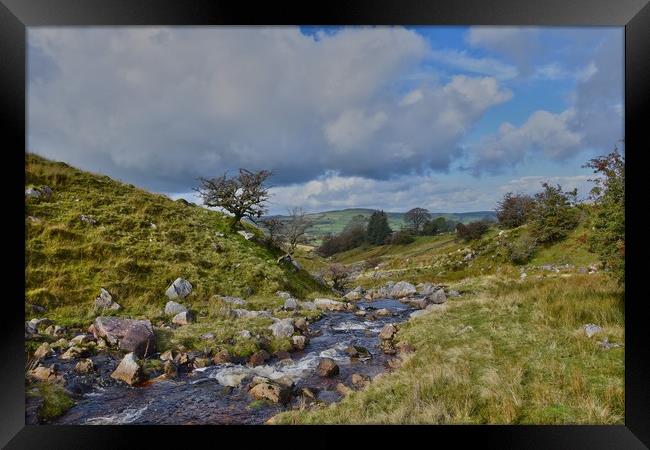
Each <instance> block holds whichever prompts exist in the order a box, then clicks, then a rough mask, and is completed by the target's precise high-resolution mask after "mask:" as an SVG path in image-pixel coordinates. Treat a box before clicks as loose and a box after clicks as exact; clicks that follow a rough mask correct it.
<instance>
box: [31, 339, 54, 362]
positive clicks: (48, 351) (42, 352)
mask: <svg viewBox="0 0 650 450" xmlns="http://www.w3.org/2000/svg"><path fill="white" fill-rule="evenodd" d="M53 354H54V350H52V347H50V344H48V343H47V342H43V343H42V344H41V345H39V346H38V348H37V349H36V351H35V352H34V357H35V358H38V359H43V358H46V357H48V356H51V355H53Z"/></svg>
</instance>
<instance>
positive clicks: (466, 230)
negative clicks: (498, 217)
mask: <svg viewBox="0 0 650 450" xmlns="http://www.w3.org/2000/svg"><path fill="white" fill-rule="evenodd" d="M489 229H490V224H489V222H487V221H485V220H477V221H475V222H470V223H469V224H467V225H465V224H463V223H459V224H458V225H456V235H457V237H458V238H459V239H462V240H464V241H473V240H475V239H479V238H480V237H481V236H483V235H484V234H485V233H486V232H487V230H489Z"/></svg>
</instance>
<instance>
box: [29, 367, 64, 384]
mask: <svg viewBox="0 0 650 450" xmlns="http://www.w3.org/2000/svg"><path fill="white" fill-rule="evenodd" d="M27 374H28V376H29V377H31V378H33V379H35V380H38V381H45V382H49V381H54V380H57V379H58V378H59V374H58V371H57V370H56V366H55V365H54V364H52V365H51V366H50V367H45V366H40V365H39V366H37V367H36V368H35V369H33V370H30V371H29V372H28V373H27Z"/></svg>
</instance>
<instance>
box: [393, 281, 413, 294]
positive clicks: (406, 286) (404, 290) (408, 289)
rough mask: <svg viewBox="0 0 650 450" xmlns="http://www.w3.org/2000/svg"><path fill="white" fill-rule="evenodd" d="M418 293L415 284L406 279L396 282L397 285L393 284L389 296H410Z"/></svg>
mask: <svg viewBox="0 0 650 450" xmlns="http://www.w3.org/2000/svg"><path fill="white" fill-rule="evenodd" d="M416 293H417V290H416V289H415V286H413V285H412V284H411V283H408V282H406V281H400V282H398V283H395V285H393V286H392V287H391V288H390V290H389V296H390V297H395V298H402V297H408V296H410V295H415V294H416Z"/></svg>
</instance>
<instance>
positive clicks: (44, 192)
mask: <svg viewBox="0 0 650 450" xmlns="http://www.w3.org/2000/svg"><path fill="white" fill-rule="evenodd" d="M38 190H39V191H41V196H43V198H44V199H45V200H49V199H50V198H51V197H52V194H54V192H52V189H51V188H50V187H49V186H41V187H40V188H39V189H38Z"/></svg>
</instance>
